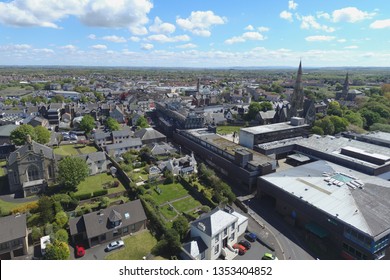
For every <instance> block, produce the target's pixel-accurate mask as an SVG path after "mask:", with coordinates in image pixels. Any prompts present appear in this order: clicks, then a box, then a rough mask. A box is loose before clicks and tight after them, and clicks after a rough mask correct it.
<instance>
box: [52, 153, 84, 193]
mask: <svg viewBox="0 0 390 280" xmlns="http://www.w3.org/2000/svg"><path fill="white" fill-rule="evenodd" d="M88 175H89V169H88V165H87V163H86V162H85V161H84V160H83V159H81V158H78V157H66V158H64V159H62V160H61V161H60V163H59V165H58V178H59V181H60V183H61V184H63V185H64V186H65V187H66V188H67V189H69V190H71V191H75V190H77V185H78V184H79V183H80V182H81V181H83V180H84V179H85V178H87V177H88Z"/></svg>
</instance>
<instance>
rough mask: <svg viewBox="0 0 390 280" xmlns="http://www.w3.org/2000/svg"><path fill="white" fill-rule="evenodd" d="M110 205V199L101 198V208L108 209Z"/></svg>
mask: <svg viewBox="0 0 390 280" xmlns="http://www.w3.org/2000/svg"><path fill="white" fill-rule="evenodd" d="M109 204H110V199H109V198H108V197H102V198H100V202H99V207H100V208H107V207H108V206H109Z"/></svg>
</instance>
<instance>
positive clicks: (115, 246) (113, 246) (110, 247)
mask: <svg viewBox="0 0 390 280" xmlns="http://www.w3.org/2000/svg"><path fill="white" fill-rule="evenodd" d="M123 246H125V243H124V242H123V240H117V241H113V242H111V243H110V244H108V245H107V247H106V252H110V251H112V250H115V249H119V248H121V247H123Z"/></svg>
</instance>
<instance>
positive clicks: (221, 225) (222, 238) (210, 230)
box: [182, 207, 248, 260]
mask: <svg viewBox="0 0 390 280" xmlns="http://www.w3.org/2000/svg"><path fill="white" fill-rule="evenodd" d="M247 227H248V218H247V217H245V216H243V215H241V214H239V213H237V212H235V211H234V210H233V209H232V208H231V207H227V208H225V209H223V210H221V209H219V208H215V209H214V210H212V211H211V212H209V213H207V214H205V215H202V216H201V217H200V218H199V219H197V220H195V221H193V222H192V223H191V228H190V231H191V242H190V244H188V243H187V244H185V245H184V246H183V249H184V251H185V252H186V253H185V254H184V255H185V258H187V259H198V260H203V259H205V260H216V259H218V258H220V256H221V255H222V256H223V257H224V258H225V259H233V258H234V257H236V255H237V250H235V249H233V245H234V244H235V243H237V240H238V238H239V237H240V236H241V235H242V234H244V233H245V231H246V229H247ZM188 250H189V251H188ZM182 255H183V254H182Z"/></svg>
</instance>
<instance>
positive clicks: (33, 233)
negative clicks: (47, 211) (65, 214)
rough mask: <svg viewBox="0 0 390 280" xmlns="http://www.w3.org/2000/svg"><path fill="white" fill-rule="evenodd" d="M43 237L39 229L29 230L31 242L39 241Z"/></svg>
mask: <svg viewBox="0 0 390 280" xmlns="http://www.w3.org/2000/svg"><path fill="white" fill-rule="evenodd" d="M42 236H43V232H42V229H41V228H40V227H35V226H34V227H33V228H32V230H31V239H32V240H33V242H35V241H39V239H40V238H41V237H42Z"/></svg>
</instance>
